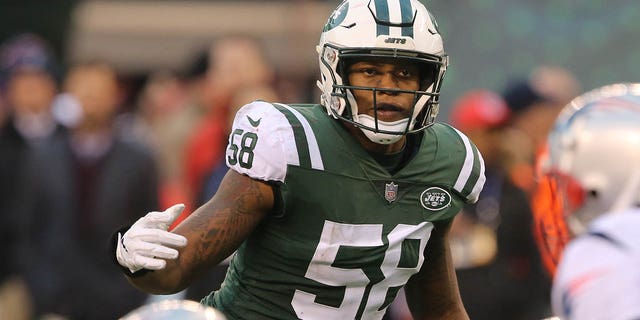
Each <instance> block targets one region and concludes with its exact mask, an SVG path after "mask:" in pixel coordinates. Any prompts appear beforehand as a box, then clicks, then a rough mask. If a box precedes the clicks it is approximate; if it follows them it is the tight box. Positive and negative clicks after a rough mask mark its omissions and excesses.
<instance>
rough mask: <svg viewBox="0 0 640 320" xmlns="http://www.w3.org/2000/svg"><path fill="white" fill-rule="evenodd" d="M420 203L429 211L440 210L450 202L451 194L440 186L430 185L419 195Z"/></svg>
mask: <svg viewBox="0 0 640 320" xmlns="http://www.w3.org/2000/svg"><path fill="white" fill-rule="evenodd" d="M420 204H421V205H422V206H423V207H424V208H425V209H427V210H430V211H438V210H442V209H444V208H446V207H448V206H449V205H450V204H451V195H450V194H449V192H447V191H446V190H444V189H442V188H438V187H431V188H428V189H427V190H425V191H423V192H422V194H421V195H420Z"/></svg>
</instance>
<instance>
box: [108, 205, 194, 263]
mask: <svg viewBox="0 0 640 320" xmlns="http://www.w3.org/2000/svg"><path fill="white" fill-rule="evenodd" d="M182 210H184V205H183V204H176V205H174V206H172V207H171V208H169V209H167V210H165V211H162V212H157V211H153V212H149V213H147V215H145V216H144V217H142V218H140V219H139V220H138V221H136V223H134V224H133V225H132V226H131V228H129V230H128V231H127V232H125V233H124V234H121V233H118V244H117V247H116V258H117V259H118V263H120V265H122V266H123V267H125V268H127V269H129V271H131V272H136V271H138V270H141V269H149V270H160V269H163V268H164V267H165V266H166V265H167V261H166V260H167V259H176V258H177V257H178V250H176V249H175V248H180V247H184V246H186V245H187V238H185V237H183V236H181V235H179V234H175V233H171V232H169V231H167V229H168V228H169V226H170V225H171V223H173V221H174V220H176V218H177V217H178V216H179V215H180V213H181V212H182Z"/></svg>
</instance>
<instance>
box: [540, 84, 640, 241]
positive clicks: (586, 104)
mask: <svg viewBox="0 0 640 320" xmlns="http://www.w3.org/2000/svg"><path fill="white" fill-rule="evenodd" d="M548 146H549V155H548V159H546V161H547V162H546V163H543V170H545V171H546V172H547V173H548V174H550V175H551V176H552V177H553V178H554V179H555V180H556V184H557V187H558V191H557V193H558V194H559V196H560V197H561V198H562V211H563V212H562V213H561V215H562V216H563V217H564V219H565V221H566V222H567V226H568V227H569V229H570V230H571V232H572V233H573V235H579V234H581V233H583V232H584V231H585V230H586V228H587V225H588V224H589V223H590V222H591V221H592V220H593V219H595V218H596V217H598V216H600V215H602V214H607V213H614V212H618V211H622V210H625V209H628V208H630V207H632V206H636V205H640V83H638V84H629V83H619V84H613V85H608V86H604V87H601V88H598V89H595V90H592V91H589V92H587V93H585V94H583V95H581V96H579V97H577V98H575V99H574V100H573V101H571V102H570V103H569V104H568V105H567V106H566V107H565V108H564V109H563V110H562V112H561V113H560V114H559V115H558V118H557V120H556V123H555V125H554V128H553V129H552V131H551V132H550V134H549V139H548Z"/></svg>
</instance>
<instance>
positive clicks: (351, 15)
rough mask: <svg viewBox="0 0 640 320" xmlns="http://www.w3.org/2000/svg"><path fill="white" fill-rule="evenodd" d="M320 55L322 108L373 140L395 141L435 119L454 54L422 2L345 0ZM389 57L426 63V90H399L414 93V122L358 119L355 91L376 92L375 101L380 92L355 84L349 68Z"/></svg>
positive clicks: (423, 68) (423, 69)
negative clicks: (448, 51) (446, 48)
mask: <svg viewBox="0 0 640 320" xmlns="http://www.w3.org/2000/svg"><path fill="white" fill-rule="evenodd" d="M317 51H318V57H319V62H320V73H321V79H320V80H319V81H318V87H319V88H320V89H321V90H322V95H321V99H320V100H321V104H322V105H323V106H324V107H325V108H326V109H327V112H328V113H329V115H331V116H333V117H335V118H338V119H342V120H345V121H347V122H350V123H352V124H354V125H356V126H357V127H359V128H361V129H362V131H363V132H364V133H365V135H367V137H368V138H369V139H371V140H372V141H374V142H377V143H383V144H387V143H393V142H395V141H398V140H399V139H400V137H401V136H402V135H405V134H407V133H413V132H418V131H421V130H424V129H425V128H427V127H428V126H429V125H431V124H432V123H433V122H434V121H435V118H436V115H437V114H438V100H439V95H440V86H441V85H442V78H443V76H444V73H445V70H446V67H447V65H448V56H447V55H446V54H445V53H444V48H443V45H442V37H441V35H440V31H439V30H438V26H437V24H436V22H435V20H434V18H433V17H432V16H431V14H430V13H429V12H428V11H427V9H426V8H425V7H424V5H422V4H421V3H420V2H419V1H418V0H394V1H389V0H346V1H344V2H342V4H340V6H338V8H337V9H336V10H335V11H334V12H333V14H332V15H331V17H329V20H328V21H327V24H326V25H325V26H324V29H323V31H322V35H321V37H320V43H319V44H318V47H317ZM386 57H391V58H394V59H404V60H407V61H410V62H412V63H419V64H420V65H421V74H422V79H421V88H420V89H419V90H418V91H406V90H397V91H396V92H398V93H412V94H414V106H413V110H412V116H411V119H406V120H401V121H396V122H393V123H387V122H383V121H379V120H378V119H377V117H370V116H366V115H364V116H363V115H358V105H357V103H356V101H355V98H354V96H353V94H352V92H351V90H353V89H358V90H371V92H372V94H373V95H374V97H375V94H376V92H377V91H379V90H380V89H376V88H373V87H357V88H356V87H354V86H350V85H349V83H348V78H347V68H348V65H349V63H350V62H352V61H357V60H358V59H365V58H386ZM385 91H387V92H388V91H392V90H387V89H385ZM374 101H375V100H374ZM374 108H377V106H374ZM374 114H376V113H374Z"/></svg>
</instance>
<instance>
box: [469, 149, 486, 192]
mask: <svg viewBox="0 0 640 320" xmlns="http://www.w3.org/2000/svg"><path fill="white" fill-rule="evenodd" d="M478 157H479V158H480V176H479V177H478V181H476V184H475V185H474V186H473V189H472V190H471V194H469V195H468V196H467V200H469V201H471V202H476V201H478V197H479V196H480V191H482V187H483V186H484V182H485V180H487V178H486V177H485V176H484V159H483V158H482V155H481V154H480V151H479V150H478Z"/></svg>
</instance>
